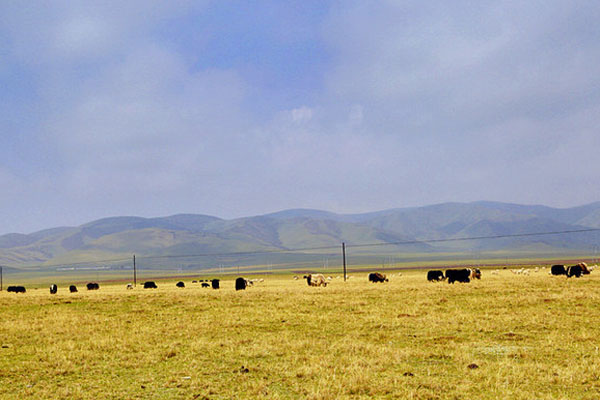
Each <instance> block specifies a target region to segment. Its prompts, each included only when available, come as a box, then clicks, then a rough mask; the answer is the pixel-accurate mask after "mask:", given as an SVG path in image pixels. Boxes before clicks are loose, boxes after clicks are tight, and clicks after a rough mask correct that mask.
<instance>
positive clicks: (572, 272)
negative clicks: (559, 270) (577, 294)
mask: <svg viewBox="0 0 600 400" xmlns="http://www.w3.org/2000/svg"><path fill="white" fill-rule="evenodd" d="M582 274H583V268H581V265H579V264H577V265H571V266H570V267H567V278H570V277H572V276H574V277H576V278H581V275H582Z"/></svg>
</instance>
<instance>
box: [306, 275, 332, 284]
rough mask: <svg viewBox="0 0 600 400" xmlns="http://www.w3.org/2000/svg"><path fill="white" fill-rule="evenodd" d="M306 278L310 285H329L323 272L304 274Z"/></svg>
mask: <svg viewBox="0 0 600 400" xmlns="http://www.w3.org/2000/svg"><path fill="white" fill-rule="evenodd" d="M304 279H306V283H308V286H327V283H328V282H327V281H326V280H325V277H324V276H323V274H308V275H304Z"/></svg>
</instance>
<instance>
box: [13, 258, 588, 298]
mask: <svg viewBox="0 0 600 400" xmlns="http://www.w3.org/2000/svg"><path fill="white" fill-rule="evenodd" d="M594 268H595V266H592V267H588V265H587V264H586V263H584V262H580V263H578V264H575V265H571V266H565V265H562V264H556V265H553V266H552V267H551V268H550V275H564V276H566V277H567V278H571V277H573V276H574V277H576V278H580V277H581V276H582V275H588V274H589V273H590V272H591V271H592V270H593V269H594ZM536 270H537V268H536ZM513 272H514V271H513ZM517 272H519V271H517ZM494 273H497V271H492V274H494ZM294 279H298V277H297V276H294ZM304 279H306V283H307V284H308V286H323V287H326V286H327V284H328V283H329V281H330V280H331V279H332V278H331V277H327V278H325V276H323V274H308V275H304ZM368 279H369V282H372V283H383V282H389V279H388V278H387V276H386V275H385V274H382V273H379V272H372V273H370V274H369V275H368ZM473 279H481V270H479V268H462V269H447V270H445V271H442V270H430V271H427V280H428V281H429V282H440V281H446V280H447V281H448V283H454V282H461V283H469V282H471V280H473ZM263 281H264V279H246V278H242V277H239V278H237V279H236V280H235V290H245V289H246V288H247V287H249V286H252V285H253V284H254V283H255V282H263ZM192 283H194V284H197V283H200V284H201V287H203V288H209V287H212V288H213V289H219V288H220V279H207V280H199V281H196V280H194V281H192ZM175 286H176V287H178V288H182V289H183V288H185V283H184V282H182V281H179V282H177V283H176V284H175ZM143 287H144V289H157V288H158V285H157V284H156V282H154V281H146V282H144V284H143ZM86 288H87V290H98V289H100V285H99V284H98V283H95V282H90V283H88V284H87V285H86ZM127 289H133V285H132V284H131V283H129V284H127ZM6 290H7V292H12V293H26V291H27V290H26V289H25V287H24V286H8V287H7V289H6ZM57 292H58V286H57V285H55V284H52V285H50V294H56V293H57ZM69 292H70V293H77V286H75V285H70V286H69Z"/></svg>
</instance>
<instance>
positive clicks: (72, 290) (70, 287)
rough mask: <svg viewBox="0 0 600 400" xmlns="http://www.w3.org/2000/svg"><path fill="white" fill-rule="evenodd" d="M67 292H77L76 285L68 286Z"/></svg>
mask: <svg viewBox="0 0 600 400" xmlns="http://www.w3.org/2000/svg"><path fill="white" fill-rule="evenodd" d="M69 292H71V293H77V286H75V285H71V286H69Z"/></svg>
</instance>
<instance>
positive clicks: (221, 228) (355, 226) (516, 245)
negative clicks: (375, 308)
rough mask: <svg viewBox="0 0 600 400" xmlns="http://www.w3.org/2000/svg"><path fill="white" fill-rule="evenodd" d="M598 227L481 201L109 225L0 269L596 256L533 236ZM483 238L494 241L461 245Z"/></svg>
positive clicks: (9, 238)
mask: <svg viewBox="0 0 600 400" xmlns="http://www.w3.org/2000/svg"><path fill="white" fill-rule="evenodd" d="M598 227H600V202H597V203H592V204H588V205H585V206H581V207H574V208H568V209H555V208H551V207H546V206H527V205H518V204H508V203H497V202H483V201H482V202H474V203H444V204H437V205H431V206H425V207H413V208H399V209H391V210H384V211H378V212H371V213H364V214H335V213H331V212H327V211H320V210H306V209H296V210H284V211H280V212H276V213H272V214H266V215H262V216H254V217H247V218H238V219H233V220H224V219H220V218H216V217H211V216H206V215H195V214H179V215H173V216H168V217H161V218H141V217H112V218H104V219H101V220H97V221H93V222H90V223H87V224H84V225H81V226H79V227H62V228H54V229H48V230H44V231H40V232H36V233H32V234H29V235H23V234H7V235H3V236H0V262H1V263H2V264H3V265H11V266H26V265H30V266H33V265H36V266H40V265H55V264H56V265H58V264H68V263H75V262H82V261H93V260H110V259H115V258H128V257H130V256H131V254H134V253H135V254H139V255H141V256H143V257H163V258H164V260H168V259H169V258H181V263H184V264H185V263H186V262H187V263H192V261H190V260H187V261H186V258H185V257H184V256H186V255H195V256H199V255H203V256H206V257H208V258H205V259H203V260H202V263H205V264H211V263H213V264H214V263H217V262H223V260H229V261H231V260H233V259H237V260H238V261H239V259H240V258H244V259H245V260H246V262H260V261H261V260H260V257H259V256H258V253H261V252H271V253H272V254H276V255H277V256H275V255H273V256H269V259H270V260H273V259H275V258H277V259H280V260H283V259H285V258H286V257H288V258H290V257H291V255H290V253H291V250H296V251H295V252H293V253H295V255H296V258H297V256H298V254H299V253H301V254H303V256H305V257H309V256H310V255H311V254H312V256H314V257H320V256H319V254H322V253H323V252H326V251H327V249H321V248H324V247H325V248H330V249H329V251H330V252H332V253H333V252H338V250H337V248H339V246H340V244H341V243H342V242H345V243H347V245H348V246H349V248H352V246H353V245H354V246H356V245H364V244H374V245H375V246H372V247H369V246H359V247H355V248H354V249H353V254H354V255H360V254H364V255H368V254H396V253H432V252H439V251H474V250H477V251H492V250H520V249H528V250H532V249H536V248H537V249H540V250H547V249H556V250H586V251H590V250H594V251H595V249H596V246H597V244H598V243H600V234H599V233H598V232H585V233H571V234H560V235H559V234H552V235H531V234H533V233H551V232H562V231H573V230H581V229H587V228H598ZM514 235H522V236H516V237H515V236H514ZM481 237H496V238H495V239H474V240H463V239H465V238H481ZM299 249H304V250H303V251H302V252H299V251H298V250H299ZM311 249H314V250H311ZM240 253H244V254H240ZM249 254H251V255H252V256H250V255H249ZM209 255H210V257H209ZM262 257H263V258H265V256H262ZM162 262H164V263H167V262H168V261H162ZM232 262H233V261H232ZM195 263H196V264H197V263H198V261H197V260H196V261H195ZM196 266H197V265H196Z"/></svg>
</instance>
